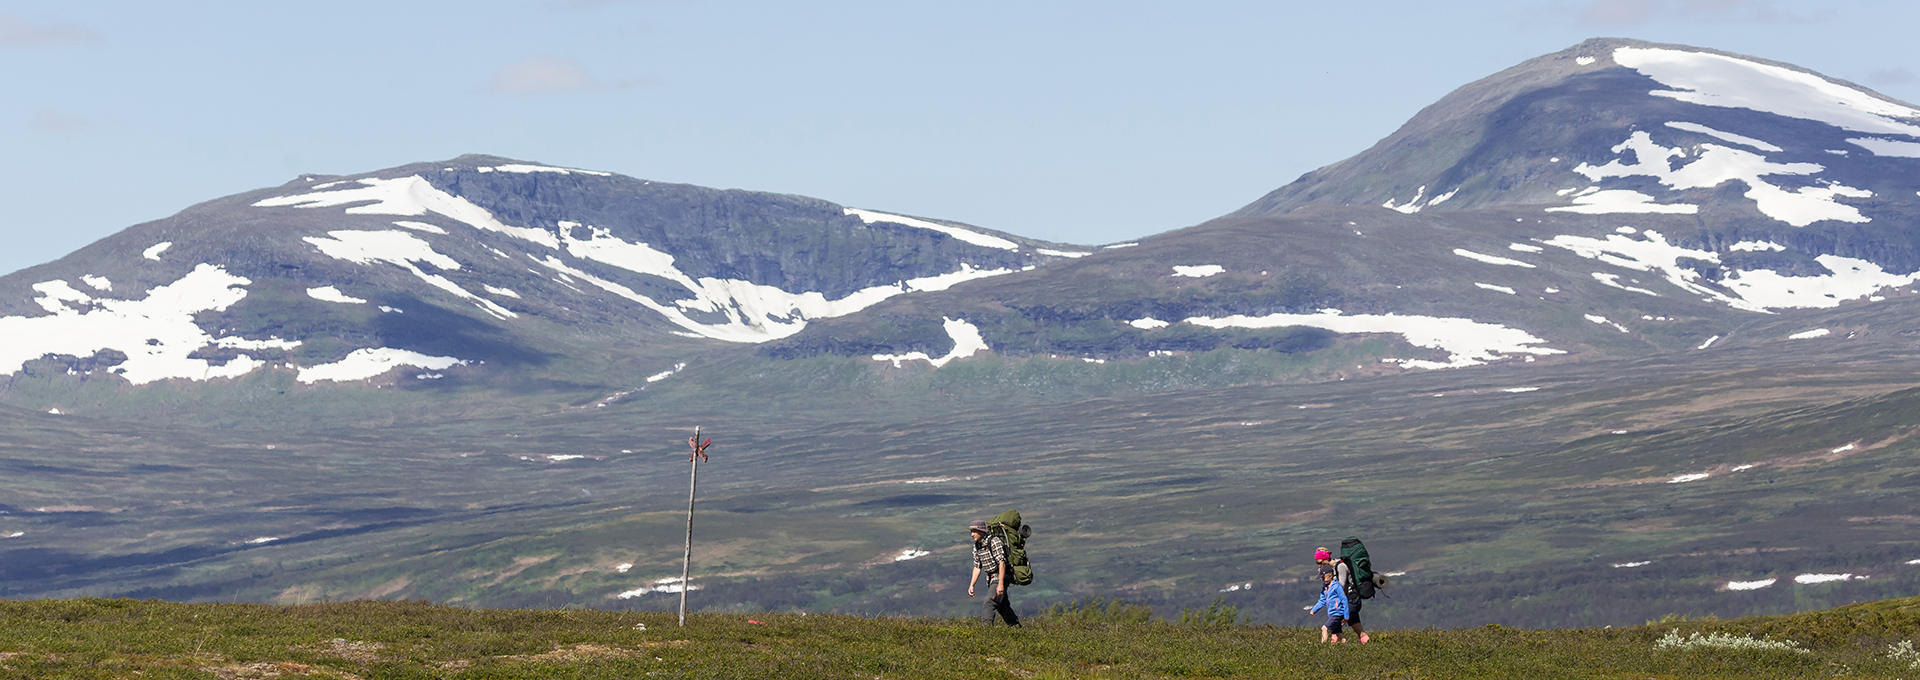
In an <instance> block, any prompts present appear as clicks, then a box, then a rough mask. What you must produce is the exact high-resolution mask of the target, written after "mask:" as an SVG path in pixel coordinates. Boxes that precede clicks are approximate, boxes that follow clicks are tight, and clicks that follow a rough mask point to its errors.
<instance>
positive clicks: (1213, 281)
mask: <svg viewBox="0 0 1920 680" xmlns="http://www.w3.org/2000/svg"><path fill="white" fill-rule="evenodd" d="M1917 171H1920V109H1915V108H1913V107H1911V106H1908V105H1905V104H1902V103H1900V102H1897V101H1894V100H1890V99H1887V98H1885V97H1883V96H1881V95H1878V94H1876V93H1872V92H1870V91H1867V90H1864V89H1861V88H1859V87H1857V86H1854V85H1852V84H1849V83H1845V82H1841V81H1834V80H1830V79H1826V78H1823V77H1820V76H1818V75H1816V74H1812V73H1810V72H1807V71H1804V70H1800V69H1796V68H1792V67H1789V66H1786V65H1781V64H1777V63H1773V62H1767V61H1764V60H1758V59H1753V58H1750V57H1742V56H1738V55H1731V54H1727V53H1722V52H1717V51H1712V50H1702V49H1698V48H1690V47H1683V46H1673V45H1656V44H1651V43H1642V42H1637V41H1627V40H1614V39H1606V40H1592V41H1588V42H1585V43H1582V44H1580V45H1577V46H1575V47H1573V48H1570V49H1568V50H1565V51H1563V52H1560V53H1556V54H1552V55H1547V56H1543V57H1540V58H1538V59H1534V60H1531V61H1529V62H1526V63H1524V64H1521V65H1519V66H1516V67H1514V68H1512V69H1509V70H1507V71H1504V72H1502V73H1499V74H1496V75H1494V76H1491V77H1489V78H1487V79H1485V80H1482V81H1479V82H1476V83H1472V84H1469V85H1467V86H1465V87H1462V88H1461V89H1460V90H1458V91H1456V92H1454V93H1453V94H1451V95H1449V96H1448V97H1446V98H1444V99H1442V100H1441V101H1440V102H1438V103H1436V104H1434V105H1433V106H1431V107H1429V108H1427V109H1426V110H1423V111H1422V112H1421V113H1420V114H1419V115H1418V116H1416V117H1415V118H1414V119H1413V120H1411V121H1409V122H1408V123H1407V124H1406V125H1405V126H1404V127H1402V128H1401V129H1400V130H1399V131H1397V132H1395V133H1394V134H1393V135H1391V136H1389V137H1388V138H1386V139H1385V140H1382V141H1381V142H1380V143H1379V144H1377V145H1376V146H1375V147H1374V148H1372V149H1369V150H1368V151H1366V152H1364V153H1361V154H1360V155H1357V156H1355V157H1354V158H1352V159H1349V160H1346V161H1343V162H1341V163H1337V164H1334V165H1332V166H1329V167H1327V168H1323V169H1321V170H1318V171H1315V172H1313V173H1309V174H1308V175H1307V176H1305V177H1302V178H1301V179H1300V180H1299V181H1296V182H1294V183H1292V184H1290V185H1288V186H1286V187H1283V188H1281V189H1279V190H1276V191H1275V192H1273V193H1271V194H1269V195H1268V196H1266V197H1264V198H1262V199H1260V200H1259V201H1256V202H1254V203H1253V204H1251V205H1249V206H1247V207H1245V208H1243V209H1241V210H1240V211H1237V212H1235V213H1233V214H1232V215H1229V216H1227V217H1223V218H1221V219H1218V220H1214V221H1211V222H1208V223H1206V224H1203V225H1199V226H1196V227H1192V228H1189V229H1184V230H1180V231H1176V232H1170V233H1167V234H1162V235H1158V236H1155V237H1152V238H1148V239H1143V240H1142V241H1141V242H1140V243H1139V244H1138V246H1137V247H1132V248H1126V249H1107V250H1101V251H1099V252H1098V253H1096V254H1095V255H1093V256H1090V257H1087V258H1083V259H1078V260H1075V261H1072V262H1068V263H1062V264H1060V265H1058V266H1056V267H1051V268H1048V269H1045V270H1042V271H1035V272H1027V273H1023V274H1021V275H1019V276H1011V277H1007V278H1004V279H1000V280H995V281H991V282H982V283H980V284H978V285H974V286H969V287H967V288H966V289H964V290H960V291H953V292H951V293H949V294H941V295H934V296H927V297H920V298H915V299H912V300H906V299H902V300H896V301H891V302H889V303H887V304H883V305H880V306H877V307H876V308H874V309H873V310H869V312H867V313H865V314H862V315H856V316H852V317H848V318H845V319H840V320H837V321H836V322H834V323H828V324H821V325H817V326H815V327H813V328H810V329H808V330H806V331H803V332H802V333H800V334H797V335H795V336H793V337H790V338H786V339H783V340H778V341H775V342H773V343H770V344H769V346H768V348H767V349H765V350H763V352H764V353H766V354H767V355H768V356H774V357H792V356H812V355H818V354H841V355H848V356H858V355H860V354H863V353H869V354H879V355H887V354H892V353H895V352H890V351H887V350H888V348H893V347H903V346H904V347H912V348H914V349H919V350H923V353H925V354H928V355H929V356H942V355H941V351H943V350H944V349H945V347H947V346H952V345H954V342H953V341H952V340H951V339H950V338H947V337H944V334H943V333H942V332H940V326H939V324H937V323H935V322H936V321H940V320H942V319H963V320H966V321H967V322H968V323H971V324H974V325H976V326H978V327H979V329H980V333H981V339H982V340H981V344H984V345H985V346H986V347H987V348H990V349H991V350H992V351H994V352H996V353H1001V354H1008V355H1012V356H1036V355H1037V356H1048V357H1056V356H1059V355H1072V356H1073V357H1076V358H1087V359H1116V358H1118V359H1143V358H1144V359H1151V358H1153V357H1156V356H1163V355H1164V354H1165V353H1167V352H1174V353H1179V354H1186V353H1189V352H1193V351H1206V350H1208V349H1212V348H1219V347H1243V348H1260V349H1264V348H1281V351H1284V352H1290V353H1307V354H1311V353H1312V352H1315V351H1319V350H1323V349H1329V348H1336V347H1341V346H1344V345H1347V344H1351V343H1352V342H1356V341H1358V340H1359V338H1361V337H1376V338H1385V339H1386V340H1387V341H1388V344H1387V345H1383V346H1380V347H1379V349H1378V350H1377V351H1373V352H1370V353H1369V354H1368V355H1367V356H1363V357H1359V358H1360V359H1362V360H1361V361H1359V362H1357V363H1356V362H1351V361H1349V362H1348V364H1346V365H1348V366H1352V367H1353V368H1352V369H1350V370H1348V369H1343V370H1340V371H1330V370H1329V369H1328V366H1330V365H1331V363H1330V362H1327V361H1304V362H1300V361H1295V362H1288V365H1287V366H1280V367H1276V368H1275V369H1274V370H1273V371H1271V372H1269V373H1267V374H1266V375H1265V377H1264V379H1273V380H1295V379H1325V378H1328V377H1342V376H1346V375H1351V372H1352V371H1360V372H1363V373H1373V372H1380V371H1381V370H1387V371H1398V370H1421V369H1433V368H1443V367H1464V366H1471V365H1478V364H1484V363H1488V362H1498V361H1516V362H1537V361H1541V360H1549V361H1564V360H1591V359H1606V358H1621V357H1633V356H1640V355H1643V354H1646V353H1648V352H1669V351H1695V350H1707V349H1711V348H1712V347H1713V344H1714V343H1715V342H1718V341H1720V340H1721V339H1723V338H1728V337H1731V336H1732V335H1734V334H1736V333H1737V332H1739V331H1740V329H1742V328H1746V327H1749V326H1751V325H1754V324H1759V325H1767V324H1769V323H1772V322H1771V321H1769V320H1767V319H1765V318H1764V317H1766V316H1774V315H1780V314H1786V315H1789V316H1791V315H1796V314H1803V313H1804V312H1802V311H1800V310H1810V309H1839V310H1859V309H1863V308H1864V307H1865V306H1867V305H1871V304H1876V303H1879V302H1881V301H1884V300H1887V299H1889V298H1893V297H1897V296H1900V295H1907V294H1911V292H1912V284H1913V283H1914V282H1915V281H1916V279H1917V278H1920V276H1917V275H1916V272H1920V249H1917V248H1916V246H1917V245H1920V228H1916V227H1915V225H1916V224H1917V223H1920V172H1917ZM1388 317H1392V318H1388ZM1315 329H1317V330H1315ZM1800 330H1817V329H1800ZM1250 332H1251V333H1261V334H1263V335H1262V338H1261V339H1253V338H1249V337H1246V336H1245V335H1244V334H1246V333H1250ZM1329 334H1337V335H1339V336H1340V338H1339V339H1335V338H1332V337H1329ZM1347 358H1348V359H1351V358H1353V357H1347ZM1303 371H1304V373H1303Z"/></svg>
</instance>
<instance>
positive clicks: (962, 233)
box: [844, 208, 1020, 250]
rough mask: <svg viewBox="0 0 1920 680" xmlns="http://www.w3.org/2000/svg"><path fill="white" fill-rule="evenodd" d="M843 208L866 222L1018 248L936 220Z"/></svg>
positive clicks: (1001, 239) (980, 243) (995, 237)
mask: <svg viewBox="0 0 1920 680" xmlns="http://www.w3.org/2000/svg"><path fill="white" fill-rule="evenodd" d="M844 210H845V214H848V215H852V216H854V217H858V218H860V221H862V222H866V223H867V224H873V223H875V222H886V223H889V224H899V225H903V226H908V227H914V228H918V229H929V230H933V231H937V232H940V233H942V234H946V235H948V236H952V237H954V238H957V239H960V240H962V241H965V242H967V243H971V244H974V245H976V246H982V247H986V248H999V249H1001V250H1019V249H1020V244H1018V243H1014V242H1012V241H1009V240H1006V239H1003V238H1000V237H998V236H993V235H991V234H982V233H980V232H977V231H972V230H968V229H962V228H960V227H954V226H948V225H945V224H939V223H936V222H928V221H926V220H922V219H915V218H912V217H906V216H904V215H891V214H888V213H883V212H876V211H872V210H861V209H859V208H845V209H844Z"/></svg>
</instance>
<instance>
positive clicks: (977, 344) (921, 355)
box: [873, 316, 988, 368]
mask: <svg viewBox="0 0 1920 680" xmlns="http://www.w3.org/2000/svg"><path fill="white" fill-rule="evenodd" d="M940 321H941V322H942V323H943V324H944V325H945V328H946V331H947V337H949V338H952V339H953V349H951V350H948V351H947V353H946V354H945V355H942V356H940V357H938V358H935V357H929V356H927V353H926V352H908V353H906V354H875V355H873V360H874V361H891V362H893V367H894V368H899V367H900V362H903V361H925V362H927V363H929V364H933V367H934V368H939V367H941V366H945V365H947V362H949V361H953V360H954V359H965V358H967V357H970V356H973V355H975V354H978V353H980V352H983V351H986V350H987V349H988V348H987V341H986V339H985V338H983V337H981V335H980V327H979V326H975V325H973V324H971V323H967V321H966V320H964V319H949V318H946V317H944V316H943V317H940Z"/></svg>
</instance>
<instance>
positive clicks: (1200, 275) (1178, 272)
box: [1173, 264, 1227, 279]
mask: <svg viewBox="0 0 1920 680" xmlns="http://www.w3.org/2000/svg"><path fill="white" fill-rule="evenodd" d="M1226 271H1227V268H1226V267H1222V266H1220V265H1217V264H1193V265H1180V264H1176V265H1173V275H1174V276H1185V277H1189V278H1195V279H1204V278H1207V277H1209V276H1213V275H1215V274H1224V273H1226Z"/></svg>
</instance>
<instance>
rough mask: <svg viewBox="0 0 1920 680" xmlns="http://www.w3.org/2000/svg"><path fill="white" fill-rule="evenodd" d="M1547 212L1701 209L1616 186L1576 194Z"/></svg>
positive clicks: (1670, 212) (1682, 212)
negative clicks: (1568, 202) (1565, 202)
mask: <svg viewBox="0 0 1920 680" xmlns="http://www.w3.org/2000/svg"><path fill="white" fill-rule="evenodd" d="M1547 212H1571V213H1581V214H1585V215H1619V214H1637V215H1644V214H1662V215H1692V214H1695V213H1698V212H1700V206H1697V205H1694V204H1692V203H1655V202H1653V197H1652V196H1648V195H1646V194H1643V193H1640V192H1638V191H1629V190H1626V189H1612V190H1608V191H1594V192H1585V191H1583V192H1581V193H1578V194H1574V197H1573V205H1562V206H1555V207H1552V208H1547Z"/></svg>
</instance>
